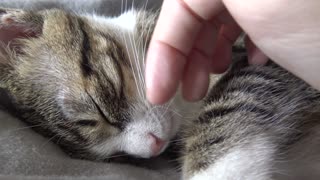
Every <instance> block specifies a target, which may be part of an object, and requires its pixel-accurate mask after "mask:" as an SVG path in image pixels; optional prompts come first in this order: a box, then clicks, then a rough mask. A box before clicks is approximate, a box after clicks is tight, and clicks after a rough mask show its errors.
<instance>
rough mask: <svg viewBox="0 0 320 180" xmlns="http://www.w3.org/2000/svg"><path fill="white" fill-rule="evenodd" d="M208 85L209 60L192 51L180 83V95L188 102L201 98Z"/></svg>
mask: <svg viewBox="0 0 320 180" xmlns="http://www.w3.org/2000/svg"><path fill="white" fill-rule="evenodd" d="M208 87H209V61H208V59H206V57H204V56H202V54H201V53H198V52H197V51H193V52H192V53H191V55H190V57H189V61H188V65H187V68H186V71H185V73H184V78H183V83H182V95H183V97H184V99H186V100H187V101H190V102H195V101H199V100H201V99H202V98H203V97H204V96H205V95H206V93H207V90H208Z"/></svg>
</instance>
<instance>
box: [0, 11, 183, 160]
mask: <svg viewBox="0 0 320 180" xmlns="http://www.w3.org/2000/svg"><path fill="white" fill-rule="evenodd" d="M1 12H2V14H1V17H0V18H1V19H0V20H1V22H0V25H1V27H0V33H8V32H6V30H7V29H8V30H10V32H12V34H11V35H12V37H11V35H10V36H8V37H9V39H8V40H5V39H2V41H3V42H4V45H5V47H4V48H2V49H1V52H2V53H1V56H2V58H1V60H0V62H1V63H0V71H1V72H2V74H1V77H0V78H1V79H0V82H1V88H2V89H3V90H5V91H6V92H7V93H8V95H9V96H10V97H11V99H12V101H13V104H14V107H15V112H18V113H17V115H19V117H20V118H21V119H23V120H24V121H26V122H27V123H28V124H29V125H32V126H34V129H35V130H36V131H38V132H40V133H41V134H43V135H45V136H47V137H48V138H50V140H52V141H53V142H55V143H57V144H58V145H60V146H61V147H62V148H63V149H64V150H65V151H66V152H67V153H69V154H70V155H71V156H73V157H79V158H86V159H92V160H106V159H109V158H111V157H112V155H113V154H116V153H122V152H124V153H127V154H130V155H133V156H139V157H145V158H147V157H151V156H154V155H157V154H154V152H153V150H152V143H154V142H153V139H152V137H151V138H150V133H151V134H153V135H155V136H157V137H158V138H161V139H162V140H163V141H164V142H165V145H164V146H163V148H162V150H161V151H159V152H158V153H161V152H162V151H163V150H164V149H165V147H166V146H167V144H168V143H169V140H170V139H171V138H172V137H173V136H174V135H175V134H176V132H177V130H178V127H179V122H180V120H179V117H178V116H177V114H175V113H173V112H172V110H175V108H172V107H171V108H169V106H170V104H168V105H164V106H152V105H150V104H149V103H148V102H147V100H146V98H145V95H144V91H145V89H144V77H143V76H142V74H143V73H142V72H143V71H144V69H143V68H144V54H145V50H146V45H147V43H148V41H149V39H150V34H151V33H152V29H153V26H154V22H155V18H156V14H151V13H149V12H146V11H139V12H138V11H133V10H132V11H128V12H125V13H124V14H122V15H121V16H119V17H103V16H98V15H95V14H72V13H69V12H65V11H62V10H57V9H52V10H44V11H22V10H12V9H2V10H1ZM19 34H21V35H22V36H19ZM0 37H2V36H0ZM10 38H11V39H10ZM9 41H10V43H9ZM6 43H7V44H6Z"/></svg>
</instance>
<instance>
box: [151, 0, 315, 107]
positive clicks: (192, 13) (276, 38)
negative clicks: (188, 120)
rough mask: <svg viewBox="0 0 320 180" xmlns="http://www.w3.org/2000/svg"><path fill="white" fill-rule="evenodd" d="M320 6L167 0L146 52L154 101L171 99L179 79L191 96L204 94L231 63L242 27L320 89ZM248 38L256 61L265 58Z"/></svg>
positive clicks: (263, 0) (286, 0) (276, 0)
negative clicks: (211, 77) (212, 74)
mask: <svg viewBox="0 0 320 180" xmlns="http://www.w3.org/2000/svg"><path fill="white" fill-rule="evenodd" d="M319 7H320V1H317V0H309V1H304V0H295V1H291V0H259V1H255V0H246V1H242V0H223V1H221V0H165V1H164V4H163V8H162V11H161V14H160V17H159V20H158V23H157V26H156V28H155V32H154V35H153V38H152V41H151V43H150V46H149V53H148V58H147V67H146V68H147V69H146V82H147V97H148V99H149V101H150V102H151V103H154V104H161V103H164V102H166V101H167V100H168V99H169V98H170V97H171V96H173V94H174V93H175V91H176V89H177V86H178V84H179V82H180V81H182V90H183V95H184V97H185V98H186V99H187V100H191V101H194V100H199V99H201V98H202V97H203V96H204V95H205V93H206V90H207V88H208V82H209V73H210V72H223V71H224V70H225V69H226V68H227V67H228V65H229V64H230V59H231V58H230V57H231V45H232V44H233V41H234V40H236V39H237V37H238V36H239V34H240V33H241V31H242V30H244V31H245V32H246V33H247V34H248V35H249V37H250V39H251V40H252V41H253V42H254V44H256V45H257V46H258V47H259V49H261V50H262V51H263V52H264V53H265V54H266V55H267V56H268V57H270V58H271V59H272V60H274V61H275V62H277V63H278V64H280V65H282V66H283V67H285V68H287V69H288V70H289V71H291V72H293V73H294V74H296V75H297V76H299V77H301V78H302V79H304V80H306V81H307V82H309V83H310V84H311V85H313V86H314V87H316V88H319V89H320V78H318V76H319V72H318V71H319V69H320V61H319V60H318V57H319V55H320V53H319V51H318V49H319V48H320V36H319V33H320V21H319V17H320V11H318V9H319ZM229 13H230V14H231V15H232V16H230V14H229ZM233 17H234V18H233ZM236 22H237V23H236ZM237 24H239V25H240V27H241V28H240V27H239V26H238V25H237ZM247 42H248V47H249V59H251V62H253V63H263V61H265V56H264V55H263V54H262V53H260V52H259V51H257V48H255V47H254V46H253V43H250V41H247ZM259 61H260V62H259Z"/></svg>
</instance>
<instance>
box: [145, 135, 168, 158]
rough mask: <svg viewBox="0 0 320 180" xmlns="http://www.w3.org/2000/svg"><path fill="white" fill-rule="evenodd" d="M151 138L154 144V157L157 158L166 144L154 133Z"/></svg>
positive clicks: (152, 146)
mask: <svg viewBox="0 0 320 180" xmlns="http://www.w3.org/2000/svg"><path fill="white" fill-rule="evenodd" d="M149 137H150V138H151V139H152V144H151V151H152V156H157V155H159V154H160V152H161V150H162V148H163V146H164V145H165V143H166V142H165V141H164V140H162V139H160V138H159V137H157V136H156V135H154V134H152V133H149Z"/></svg>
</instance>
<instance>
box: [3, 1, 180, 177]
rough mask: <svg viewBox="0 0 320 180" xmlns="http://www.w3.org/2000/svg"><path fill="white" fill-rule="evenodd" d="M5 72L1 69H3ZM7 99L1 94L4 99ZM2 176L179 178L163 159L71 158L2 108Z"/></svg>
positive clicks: (110, 9) (105, 4)
mask: <svg viewBox="0 0 320 180" xmlns="http://www.w3.org/2000/svg"><path fill="white" fill-rule="evenodd" d="M161 2H162V1H160V0H149V1H147V0H136V1H132V0H90V1H84V0H73V1H72V0H0V6H5V7H12V8H17V7H18V8H24V9H43V8H52V7H57V8H63V9H72V10H73V11H74V10H76V11H87V12H93V11H94V12H96V13H98V14H104V15H115V14H119V13H120V12H121V10H122V9H126V7H127V8H129V7H132V6H134V7H135V8H144V7H147V8H158V7H159V6H160V4H161ZM0 73H1V72H0ZM4 101H5V99H4V98H3V97H1V96H0V102H2V103H3V102H4ZM0 179H32V180H33V179H55V180H56V179H68V180H69V179H78V180H82V179H104V180H141V179H148V180H149V179H150V180H163V179H166V180H171V179H179V178H178V174H177V173H176V172H175V171H174V170H173V168H172V167H171V166H170V165H169V164H168V163H167V162H166V161H164V160H162V159H160V158H159V159H154V160H150V161H146V162H145V166H143V167H136V166H133V165H126V164H115V163H100V162H91V161H85V160H77V159H71V158H69V157H68V156H67V155H65V154H64V153H63V152H62V151H61V150H60V149H59V147H57V146H56V145H54V144H53V143H51V142H50V139H46V138H44V137H42V136H41V135H38V134H37V133H35V132H33V131H32V130H31V129H30V127H28V126H26V125H25V124H24V123H23V122H21V121H20V120H18V119H16V118H14V117H12V116H10V115H9V114H7V113H5V112H4V111H0Z"/></svg>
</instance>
